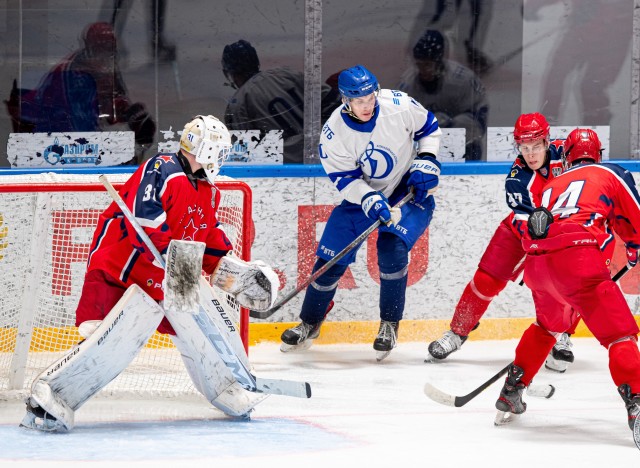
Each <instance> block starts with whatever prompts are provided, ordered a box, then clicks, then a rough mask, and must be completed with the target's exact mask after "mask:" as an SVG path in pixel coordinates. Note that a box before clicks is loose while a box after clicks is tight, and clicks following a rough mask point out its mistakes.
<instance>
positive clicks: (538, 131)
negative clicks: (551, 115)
mask: <svg viewBox="0 0 640 468" xmlns="http://www.w3.org/2000/svg"><path fill="white" fill-rule="evenodd" d="M539 139H543V140H545V141H548V140H549V123H548V122H547V119H546V118H545V117H544V115H542V114H540V113H539V112H534V113H532V114H522V115H521V116H520V117H518V120H516V124H515V126H514V128H513V140H514V141H515V143H516V145H519V144H521V143H525V142H527V141H533V140H539Z"/></svg>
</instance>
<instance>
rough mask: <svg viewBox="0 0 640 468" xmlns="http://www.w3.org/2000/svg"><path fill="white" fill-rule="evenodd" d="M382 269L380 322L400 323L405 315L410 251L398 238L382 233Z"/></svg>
mask: <svg viewBox="0 0 640 468" xmlns="http://www.w3.org/2000/svg"><path fill="white" fill-rule="evenodd" d="M378 267H379V268H380V320H386V321H388V322H399V321H400V320H402V314H403V313H404V303H405V293H406V290H407V279H408V272H409V250H408V249H407V246H406V244H405V243H404V241H403V240H402V239H400V238H399V237H398V236H396V235H394V234H392V233H388V232H381V233H380V235H379V236H378Z"/></svg>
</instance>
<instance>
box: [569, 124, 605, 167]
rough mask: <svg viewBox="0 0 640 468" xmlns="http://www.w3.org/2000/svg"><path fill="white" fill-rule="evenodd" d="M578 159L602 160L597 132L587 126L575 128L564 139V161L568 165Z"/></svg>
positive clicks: (600, 144)
mask: <svg viewBox="0 0 640 468" xmlns="http://www.w3.org/2000/svg"><path fill="white" fill-rule="evenodd" d="M578 159H592V160H593V161H594V162H597V163H599V162H600V161H601V160H602V143H600V139H599V138H598V134H597V133H596V132H594V131H593V130H591V129H589V128H576V129H575V130H573V131H572V132H571V133H569V136H568V137H567V139H566V140H564V161H565V164H566V165H567V166H569V167H571V165H572V164H573V163H574V162H575V161H577V160H578Z"/></svg>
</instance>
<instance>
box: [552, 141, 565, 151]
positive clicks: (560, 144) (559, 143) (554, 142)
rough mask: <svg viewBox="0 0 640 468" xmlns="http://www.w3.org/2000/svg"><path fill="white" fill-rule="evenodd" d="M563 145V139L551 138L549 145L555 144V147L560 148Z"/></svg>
mask: <svg viewBox="0 0 640 468" xmlns="http://www.w3.org/2000/svg"><path fill="white" fill-rule="evenodd" d="M563 145H564V140H551V142H550V143H549V146H555V147H556V148H557V149H560V148H562V146H563Z"/></svg>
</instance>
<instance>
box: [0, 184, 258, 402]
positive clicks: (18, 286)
mask: <svg viewBox="0 0 640 468" xmlns="http://www.w3.org/2000/svg"><path fill="white" fill-rule="evenodd" d="M129 176H130V175H129V174H117V175H116V174H114V175H111V176H109V179H110V181H111V182H112V184H113V185H114V186H115V188H116V189H119V188H120V187H121V185H122V183H123V182H124V181H125V180H126V179H127V178H128V177H129ZM97 180H98V179H97V175H96V176H80V175H76V176H68V175H67V176H60V175H55V174H43V175H35V176H23V177H20V176H7V177H0V399H2V398H5V399H6V398H11V397H23V396H24V395H25V394H26V393H27V390H28V389H29V388H30V386H31V382H32V381H33V380H34V378H35V377H36V376H37V375H38V374H39V373H40V372H42V371H43V370H44V369H46V368H47V367H49V366H50V365H51V364H52V363H53V362H54V361H55V360H57V359H59V358H60V357H62V356H63V355H64V354H65V352H67V351H68V350H69V349H70V348H71V347H72V346H73V345H75V344H76V343H78V342H79V341H80V340H81V337H80V335H78V331H77V328H76V327H75V326H74V324H75V309H76V306H77V304H78V301H79V299H80V292H81V290H82V283H83V279H84V273H85V267H86V260H87V256H88V253H89V247H90V244H91V239H92V236H93V231H94V229H95V226H96V224H97V220H98V216H99V215H100V213H101V212H102V211H103V210H104V209H105V208H106V207H107V206H108V205H109V204H110V203H111V202H112V199H111V198H110V196H109V195H108V193H107V192H106V190H105V188H104V186H103V185H102V184H101V183H99V182H97ZM217 186H218V188H219V189H220V192H221V205H220V208H219V210H218V219H219V221H220V223H221V224H222V228H223V229H224V230H225V232H226V233H227V235H228V237H229V240H230V241H231V242H232V244H233V249H234V252H235V253H236V254H237V255H238V256H239V257H240V258H243V259H245V260H249V259H250V246H251V240H252V239H251V237H252V221H251V190H250V188H249V187H248V186H247V185H246V184H245V183H243V182H239V181H236V180H233V179H229V178H224V177H223V178H221V180H220V182H219V183H218V184H217ZM220 296H221V297H223V298H226V300H227V303H228V304H229V305H231V308H233V310H235V311H236V312H237V317H236V320H237V321H238V322H239V329H240V330H241V335H242V339H243V342H244V343H245V347H246V346H247V338H248V312H247V311H246V310H240V309H239V308H238V307H237V305H236V304H235V302H234V301H233V300H232V299H231V298H229V297H226V296H225V295H224V293H222V292H221V291H220ZM195 393H197V392H196V390H195V389H194V387H193V385H192V383H191V379H190V378H189V376H188V374H187V372H186V370H185V368H184V365H183V363H182V359H181V357H180V354H179V353H178V351H177V350H176V349H175V347H174V346H173V344H172V342H171V339H170V338H169V336H168V335H161V334H159V333H157V332H156V333H155V334H154V335H153V336H152V337H151V339H150V340H149V342H148V343H147V345H146V346H145V347H144V348H143V349H142V351H141V352H140V353H139V355H138V356H137V357H136V359H135V360H134V361H133V362H132V363H131V364H130V365H129V366H128V367H127V369H126V370H125V371H124V372H123V373H122V374H121V375H120V376H118V377H117V378H116V379H115V380H114V381H112V382H111V383H110V384H109V385H108V386H107V387H106V388H105V389H104V390H103V391H102V392H100V394H101V395H103V396H104V395H123V396H136V395H140V396H143V395H148V394H159V395H167V396H173V395H187V394H195Z"/></svg>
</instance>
